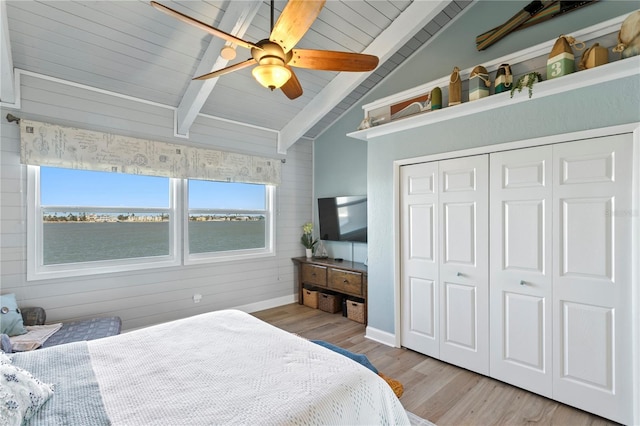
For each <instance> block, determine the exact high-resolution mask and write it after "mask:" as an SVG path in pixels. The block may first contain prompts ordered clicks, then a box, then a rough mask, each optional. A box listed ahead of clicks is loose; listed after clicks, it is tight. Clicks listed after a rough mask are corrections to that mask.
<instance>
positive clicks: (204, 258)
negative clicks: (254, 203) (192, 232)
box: [182, 179, 275, 265]
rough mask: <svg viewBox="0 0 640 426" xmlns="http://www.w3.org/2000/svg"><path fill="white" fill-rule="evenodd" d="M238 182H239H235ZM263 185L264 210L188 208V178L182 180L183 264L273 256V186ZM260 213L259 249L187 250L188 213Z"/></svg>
mask: <svg viewBox="0 0 640 426" xmlns="http://www.w3.org/2000/svg"><path fill="white" fill-rule="evenodd" d="M235 183H239V182H235ZM262 185H264V187H265V210H238V209H189V179H184V182H183V191H182V194H183V205H184V209H183V211H184V215H183V230H184V232H183V244H182V247H183V255H182V256H183V259H184V260H183V262H184V264H185V265H197V264H202V263H212V262H224V261H231V260H243V259H247V258H260V257H270V256H275V218H274V216H275V214H274V205H275V203H274V200H275V186H274V185H267V184H262ZM192 213H194V214H223V213H227V214H228V213H237V214H261V215H264V216H265V247H264V248H259V249H241V250H227V251H221V252H204V253H190V252H189V215H190V214H192Z"/></svg>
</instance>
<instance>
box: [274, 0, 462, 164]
mask: <svg viewBox="0 0 640 426" xmlns="http://www.w3.org/2000/svg"><path fill="white" fill-rule="evenodd" d="M448 5H449V1H444V0H438V1H414V2H413V3H411V5H410V6H409V7H407V8H406V9H405V10H404V11H403V12H402V13H401V14H400V16H398V17H397V18H396V19H395V20H394V21H393V22H392V23H391V24H390V25H389V26H388V27H387V29H385V30H384V31H383V32H382V34H380V36H378V37H377V38H376V39H375V40H374V41H373V42H372V43H371V44H370V45H369V46H368V47H367V48H366V49H365V50H364V51H363V52H362V53H367V54H370V55H376V56H378V57H379V58H380V64H384V63H385V61H386V60H387V59H389V58H390V57H391V56H392V55H393V54H394V53H395V52H396V51H397V50H398V49H400V48H401V47H402V46H403V45H404V44H405V43H406V42H407V41H408V40H409V39H410V38H411V37H413V35H414V34H416V33H417V32H418V31H419V30H420V29H422V28H423V27H424V26H425V25H427V24H428V23H429V21H431V20H432V19H433V18H434V17H435V16H436V15H437V14H438V13H440V12H441V11H442V10H443V9H444V8H445V7H447V6H448ZM368 76H369V73H346V72H342V73H339V74H338V75H337V76H336V77H335V78H334V79H333V80H331V81H330V82H329V84H328V85H327V86H326V87H325V88H324V89H322V91H321V92H320V93H318V95H317V96H316V97H315V98H313V100H311V102H309V103H308V104H307V105H306V106H305V107H304V108H303V109H302V111H300V112H299V113H298V114H297V115H296V116H295V117H294V118H293V119H291V120H290V121H289V123H288V124H287V125H286V126H285V127H284V128H282V129H281V130H280V138H279V139H278V153H280V154H286V152H287V149H289V147H290V146H292V145H293V144H294V143H296V142H297V141H298V140H299V139H300V138H301V137H302V136H304V134H305V133H306V132H307V130H309V129H310V128H312V127H313V126H314V125H315V124H316V123H317V122H318V121H320V120H321V119H322V117H324V116H325V115H326V114H327V113H328V112H329V111H331V110H332V109H333V107H335V106H336V105H338V103H340V101H341V100H342V99H343V98H344V97H345V96H348V95H349V94H350V93H351V91H352V90H353V89H355V88H356V87H358V85H359V84H360V83H362V82H363V81H364V80H366V78H367V77H368Z"/></svg>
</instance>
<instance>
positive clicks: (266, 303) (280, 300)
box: [233, 294, 298, 314]
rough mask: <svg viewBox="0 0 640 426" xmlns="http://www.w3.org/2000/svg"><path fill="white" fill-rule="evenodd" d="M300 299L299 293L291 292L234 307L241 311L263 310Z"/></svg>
mask: <svg viewBox="0 0 640 426" xmlns="http://www.w3.org/2000/svg"><path fill="white" fill-rule="evenodd" d="M297 301H298V295H297V294H290V295H287V296H282V297H276V298H275V299H269V300H262V301H260V302H255V303H249V304H247V305H242V306H235V307H234V308H233V309H237V310H239V311H243V312H247V313H249V314H250V313H252V312H258V311H262V310H264V309H270V308H276V307H278V306H282V305H288V304H289V303H294V302H297Z"/></svg>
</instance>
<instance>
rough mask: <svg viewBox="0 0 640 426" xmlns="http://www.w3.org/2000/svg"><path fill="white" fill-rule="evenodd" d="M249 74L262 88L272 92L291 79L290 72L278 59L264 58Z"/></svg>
mask: <svg viewBox="0 0 640 426" xmlns="http://www.w3.org/2000/svg"><path fill="white" fill-rule="evenodd" d="M251 74H253V77H254V78H255V79H256V80H257V81H258V83H260V84H262V85H263V86H264V87H266V88H268V89H271V90H274V89H279V88H280V87H282V86H283V85H284V84H285V83H286V82H287V81H289V79H290V78H291V71H289V70H288V69H287V68H286V67H285V66H284V61H282V60H281V59H280V58H264V59H262V60H261V61H260V65H258V66H257V67H255V68H254V69H253V70H252V71H251Z"/></svg>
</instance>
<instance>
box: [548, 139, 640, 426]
mask: <svg viewBox="0 0 640 426" xmlns="http://www.w3.org/2000/svg"><path fill="white" fill-rule="evenodd" d="M632 158H633V144H632V137H631V135H629V134H626V135H616V136H609V137H603V138H598V139H592V140H585V141H579V142H570V143H563V144H558V145H555V146H554V168H555V169H554V180H555V182H554V197H553V198H554V202H553V205H554V234H555V235H556V236H557V238H556V239H555V245H554V253H555V254H554V256H555V258H556V259H555V262H554V294H553V326H554V346H553V348H554V356H553V358H554V379H553V397H554V399H557V400H559V401H562V402H564V403H567V404H569V405H573V406H575V407H578V408H583V409H585V410H588V411H590V412H593V413H596V414H599V415H602V416H604V417H607V418H610V419H613V420H615V421H618V422H621V423H627V424H629V423H632V414H633V413H632V411H633V409H632V374H631V371H632V369H633V367H632V366H633V363H632V358H631V355H632V339H631V338H630V336H629V330H631V329H632V324H633V323H632V318H631V313H632V288H631V287H632V285H631V284H632V274H631V272H632V271H631V264H630V254H631V253H632V242H631V235H632V229H633V228H632V217H633V215H632V213H631V212H632V211H633V204H632V190H631V188H632Z"/></svg>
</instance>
